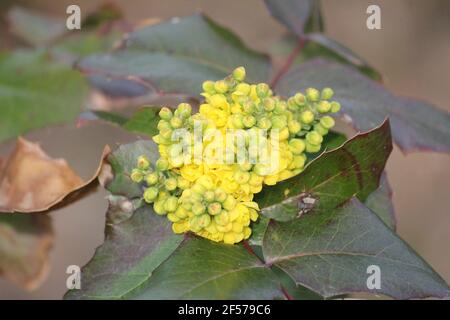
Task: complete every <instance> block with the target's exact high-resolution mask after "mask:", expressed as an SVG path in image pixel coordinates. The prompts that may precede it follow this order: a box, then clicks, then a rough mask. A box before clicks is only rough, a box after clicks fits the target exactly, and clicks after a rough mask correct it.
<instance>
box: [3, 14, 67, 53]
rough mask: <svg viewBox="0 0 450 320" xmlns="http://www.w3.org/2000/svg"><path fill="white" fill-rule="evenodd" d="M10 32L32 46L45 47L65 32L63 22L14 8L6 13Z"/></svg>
mask: <svg viewBox="0 0 450 320" xmlns="http://www.w3.org/2000/svg"><path fill="white" fill-rule="evenodd" d="M7 18H8V22H9V25H10V28H11V32H12V33H13V34H14V35H15V36H17V37H19V38H20V39H22V40H23V41H25V42H26V43H27V44H30V45H33V46H46V45H49V44H50V43H51V42H53V41H55V40H56V39H58V38H59V37H61V36H62V35H63V34H64V33H66V32H67V28H66V26H65V24H64V20H62V19H58V18H53V17H49V16H44V15H41V14H39V13H38V12H35V11H32V10H29V9H25V8H20V7H14V8H12V9H11V10H9V12H8V17H7Z"/></svg>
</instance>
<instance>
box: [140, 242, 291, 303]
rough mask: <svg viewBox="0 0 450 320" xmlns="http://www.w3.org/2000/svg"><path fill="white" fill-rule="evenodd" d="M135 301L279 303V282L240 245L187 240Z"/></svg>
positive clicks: (158, 270) (150, 280) (155, 273)
mask: <svg viewBox="0 0 450 320" xmlns="http://www.w3.org/2000/svg"><path fill="white" fill-rule="evenodd" d="M133 298H135V299H281V298H283V293H282V291H281V286H280V284H279V282H278V279H277V278H276V276H275V275H274V274H273V272H272V271H271V270H270V268H267V266H265V265H264V263H262V262H261V261H260V260H259V259H258V258H257V257H256V256H255V255H253V254H251V253H250V252H249V251H247V250H246V249H245V248H244V247H243V246H241V245H226V244H223V243H214V242H212V241H210V240H206V239H201V238H197V237H195V236H192V237H189V238H187V239H186V240H185V241H184V242H183V243H182V244H181V245H180V247H179V248H178V249H177V250H176V252H175V253H174V254H173V255H172V256H171V257H170V258H169V259H168V260H167V261H165V262H164V263H163V264H162V265H161V266H160V267H159V268H158V269H157V270H156V271H155V272H154V274H153V275H152V277H151V278H150V279H149V281H148V282H147V283H146V284H145V285H144V286H142V287H141V290H140V291H139V292H138V293H137V294H136V295H135V296H133Z"/></svg>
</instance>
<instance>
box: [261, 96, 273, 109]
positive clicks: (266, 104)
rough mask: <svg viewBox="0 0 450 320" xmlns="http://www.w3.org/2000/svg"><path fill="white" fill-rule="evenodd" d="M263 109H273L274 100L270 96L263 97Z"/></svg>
mask: <svg viewBox="0 0 450 320" xmlns="http://www.w3.org/2000/svg"><path fill="white" fill-rule="evenodd" d="M263 105H264V110H266V111H269V112H270V111H273V110H274V109H275V100H274V99H272V98H265V99H264V100H263Z"/></svg>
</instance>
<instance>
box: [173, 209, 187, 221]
mask: <svg viewBox="0 0 450 320" xmlns="http://www.w3.org/2000/svg"><path fill="white" fill-rule="evenodd" d="M175 215H176V216H177V217H178V218H180V219H184V218H186V217H187V216H188V213H187V210H186V209H185V208H183V207H178V208H177V210H175Z"/></svg>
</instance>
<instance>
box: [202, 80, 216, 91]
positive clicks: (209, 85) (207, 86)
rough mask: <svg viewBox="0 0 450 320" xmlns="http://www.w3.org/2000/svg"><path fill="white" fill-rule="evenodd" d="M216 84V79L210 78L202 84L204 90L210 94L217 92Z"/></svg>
mask: <svg viewBox="0 0 450 320" xmlns="http://www.w3.org/2000/svg"><path fill="white" fill-rule="evenodd" d="M214 85H215V83H214V81H210V80H208V81H205V82H203V84H202V88H203V91H205V92H206V93H209V94H214V93H215V90H214Z"/></svg>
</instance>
